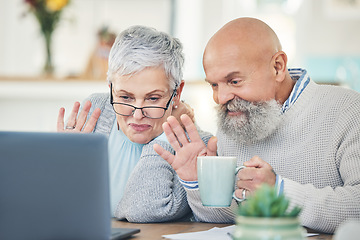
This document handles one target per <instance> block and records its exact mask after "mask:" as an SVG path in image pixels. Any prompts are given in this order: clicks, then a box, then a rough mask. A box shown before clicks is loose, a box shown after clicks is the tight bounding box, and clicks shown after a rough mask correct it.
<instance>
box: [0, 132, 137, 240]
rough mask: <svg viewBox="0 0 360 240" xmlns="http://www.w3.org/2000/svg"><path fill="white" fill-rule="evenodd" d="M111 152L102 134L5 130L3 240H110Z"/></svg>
mask: <svg viewBox="0 0 360 240" xmlns="http://www.w3.org/2000/svg"><path fill="white" fill-rule="evenodd" d="M107 154H108V149H107V138H106V137H105V136H103V135H100V134H69V133H39V132H0V239H7V240H12V239H14V240H15V239H27V240H32V239H33V240H42V239H44V240H45V239H62V240H66V239H69V240H70V239H71V240H74V239H86V240H92V239H94V240H95V239H96V240H101V239H104V240H105V239H106V240H108V239H110V238H111V214H110V200H109V176H108V174H109V173H108V155H107ZM138 231H139V230H133V231H130V232H131V233H135V232H138ZM125 234H127V235H129V231H126V233H125ZM119 238H121V236H120V237H119Z"/></svg>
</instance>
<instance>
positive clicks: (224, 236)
mask: <svg viewBox="0 0 360 240" xmlns="http://www.w3.org/2000/svg"><path fill="white" fill-rule="evenodd" d="M234 230H235V225H231V226H228V227H222V228H218V227H214V228H211V229H209V230H207V231H201V232H191V233H178V234H169V235H163V237H164V238H168V239H172V240H204V239H206V240H232V237H231V236H232V235H233V232H234ZM317 235H319V234H318V233H308V234H307V237H312V236H317Z"/></svg>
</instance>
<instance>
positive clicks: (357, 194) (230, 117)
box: [154, 18, 360, 233]
mask: <svg viewBox="0 0 360 240" xmlns="http://www.w3.org/2000/svg"><path fill="white" fill-rule="evenodd" d="M203 66H204V70H205V74H206V81H207V82H208V83H209V84H210V85H211V87H212V89H213V98H214V101H215V102H216V103H217V104H218V118H219V119H218V122H219V128H218V133H217V138H216V137H213V138H211V139H210V140H209V142H208V144H207V146H206V145H205V144H204V143H203V142H202V141H201V138H200V137H199V136H198V134H197V132H196V128H195V126H194V124H193V123H192V122H191V120H190V119H189V118H188V117H187V116H185V115H183V116H182V118H181V121H182V122H183V124H184V125H185V127H186V129H187V132H188V137H187V136H186V135H185V133H184V131H183V129H182V128H181V126H180V125H179V123H178V122H177V121H176V120H175V118H173V117H169V118H168V121H167V123H164V125H163V128H164V131H165V133H166V135H167V137H168V139H169V141H170V143H171V144H172V146H173V147H174V149H175V151H176V155H172V154H170V153H169V152H167V151H165V150H164V149H162V148H161V147H160V146H158V145H157V146H154V149H155V151H156V152H157V153H159V154H160V155H161V156H162V157H163V158H164V159H165V160H167V161H168V162H169V163H170V164H171V165H172V167H173V168H174V169H175V171H176V172H177V174H178V176H179V177H180V178H181V180H182V183H183V185H184V187H185V189H186V191H187V197H188V202H189V204H190V206H191V208H192V210H193V212H194V215H195V216H196V218H197V220H199V221H205V222H232V221H233V220H234V209H235V208H236V207H237V202H236V201H235V200H233V203H232V205H231V206H230V207H229V208H209V207H204V206H202V204H201V201H200V194H199V191H198V186H197V172H196V157H197V156H198V155H216V154H218V155H221V156H237V158H238V165H242V164H243V165H245V166H247V168H245V169H243V170H241V173H240V174H239V175H238V180H237V183H236V185H237V188H238V189H237V190H236V192H235V193H236V196H237V197H239V198H241V196H244V195H249V194H251V192H253V191H254V190H256V189H257V188H258V187H259V186H260V185H261V184H262V183H267V184H270V185H272V186H276V187H277V189H278V191H279V192H283V193H284V194H285V195H286V196H287V197H288V198H289V199H290V201H291V206H294V205H298V206H300V207H302V208H303V210H302V213H301V216H300V218H301V221H302V224H303V225H304V226H306V227H309V228H312V229H316V230H318V231H323V232H329V233H332V232H334V231H335V229H336V227H337V226H339V224H340V223H341V222H343V221H345V220H347V219H350V218H356V219H359V218H360V129H359V127H360V94H359V93H357V92H355V91H352V90H348V89H343V88H341V87H335V86H325V85H318V84H316V83H315V82H313V81H312V80H311V79H310V78H309V76H308V75H307V72H306V70H304V69H287V56H286V54H285V53H284V52H283V51H282V49H281V44H280V42H279V39H278V37H277V36H276V34H275V33H274V31H273V30H272V29H271V28H270V27H269V26H268V25H266V24H265V23H264V22H262V21H260V20H257V19H253V18H239V19H236V20H233V21H231V22H229V23H227V24H226V25H225V26H223V27H222V28H221V29H220V30H219V31H218V32H217V33H216V34H215V35H214V36H213V37H212V38H211V39H210V41H209V42H208V44H207V46H206V48H205V52H204V56H203Z"/></svg>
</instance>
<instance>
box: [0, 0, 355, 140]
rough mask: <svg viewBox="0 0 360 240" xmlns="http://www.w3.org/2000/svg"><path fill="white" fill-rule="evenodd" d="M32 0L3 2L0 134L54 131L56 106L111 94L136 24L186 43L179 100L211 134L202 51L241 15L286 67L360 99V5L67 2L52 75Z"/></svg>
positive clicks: (229, 0) (223, 0) (248, 0)
mask: <svg viewBox="0 0 360 240" xmlns="http://www.w3.org/2000/svg"><path fill="white" fill-rule="evenodd" d="M34 1H36V0H11V1H9V0H0V130H14V131H56V120H57V113H58V109H59V108H60V107H62V106H63V107H65V108H66V114H68V113H69V112H70V111H71V108H72V105H73V102H74V101H80V102H81V101H82V100H83V99H84V98H85V97H87V96H88V95H89V94H91V93H93V92H105V91H108V86H107V82H106V68H107V54H108V51H109V47H110V46H111V44H112V42H113V40H114V36H116V35H117V34H118V33H119V32H120V31H122V30H124V29H125V28H127V27H129V26H132V25H139V24H141V25H146V26H151V27H154V28H156V29H158V30H161V31H165V32H168V33H170V34H172V35H173V36H175V37H178V38H179V39H180V41H181V42H182V43H183V45H184V51H185V57H186V60H185V75H184V80H185V81H186V85H185V88H184V91H183V96H182V98H183V99H184V100H185V101H186V102H188V103H190V104H191V106H193V108H194V109H195V117H196V121H197V123H198V125H200V126H201V127H202V128H203V129H204V130H207V131H210V132H212V133H214V134H215V132H216V115H215V112H214V103H213V100H212V92H211V88H210V87H209V86H208V85H207V84H205V83H204V73H203V69H202V62H201V61H202V52H203V50H204V47H205V45H206V42H207V41H208V40H209V38H210V37H211V36H212V35H213V34H214V33H215V32H216V31H217V30H218V29H219V28H220V27H221V26H222V25H224V24H225V23H226V22H228V21H230V20H232V19H235V18H238V17H243V16H252V17H257V18H259V19H261V20H263V21H265V22H266V23H267V24H269V25H270V26H271V27H272V28H273V29H274V30H275V32H276V33H277V34H278V36H279V38H280V41H281V42H282V45H283V50H284V51H285V52H286V53H287V54H288V58H289V64H288V67H302V68H306V69H307V70H308V72H309V74H310V76H311V78H312V79H313V80H314V81H316V82H319V83H323V84H336V85H342V86H344V87H348V88H352V89H354V90H356V91H360V27H359V26H360V0H316V1H315V0H70V1H69V3H68V4H67V5H66V6H64V7H63V8H62V9H61V15H60V18H59V21H58V24H57V26H56V28H54V31H53V33H52V38H51V57H52V63H53V71H52V72H50V73H49V72H47V73H46V72H44V65H45V62H46V56H47V51H46V48H45V46H46V44H45V40H44V31H43V32H42V31H41V30H40V29H41V28H40V24H39V22H38V21H37V19H36V17H35V15H34V14H33V12H31V11H29V9H30V8H29V5H30V6H31V4H33V3H34ZM58 2H61V0H58ZM55 7H56V6H55ZM60 7H61V6H60Z"/></svg>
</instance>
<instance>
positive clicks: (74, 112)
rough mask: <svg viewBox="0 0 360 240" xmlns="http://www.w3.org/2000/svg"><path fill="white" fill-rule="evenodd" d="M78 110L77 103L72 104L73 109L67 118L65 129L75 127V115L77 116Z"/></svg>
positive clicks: (78, 104)
mask: <svg viewBox="0 0 360 240" xmlns="http://www.w3.org/2000/svg"><path fill="white" fill-rule="evenodd" d="M79 108H80V103H79V102H75V103H74V106H73V109H72V111H71V113H70V116H69V118H68V121H67V123H66V127H69V128H71V127H75V126H76V118H77V115H78V112H79Z"/></svg>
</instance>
